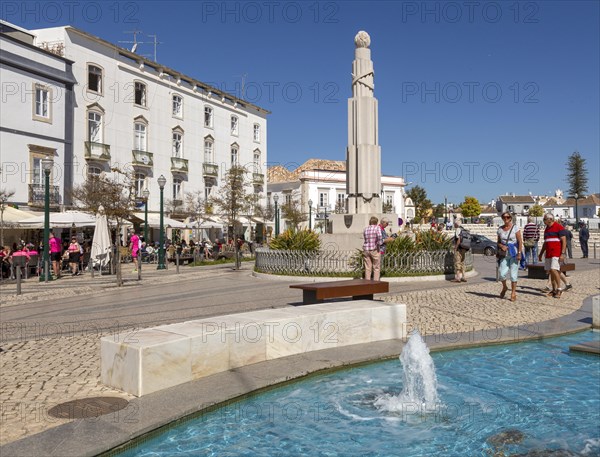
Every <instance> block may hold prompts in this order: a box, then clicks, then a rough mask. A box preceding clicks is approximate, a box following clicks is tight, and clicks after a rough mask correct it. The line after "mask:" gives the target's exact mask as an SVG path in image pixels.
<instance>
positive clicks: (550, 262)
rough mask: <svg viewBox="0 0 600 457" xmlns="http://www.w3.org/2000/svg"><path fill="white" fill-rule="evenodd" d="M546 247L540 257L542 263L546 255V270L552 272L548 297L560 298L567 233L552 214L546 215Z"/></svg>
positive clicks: (544, 246) (543, 247)
mask: <svg viewBox="0 0 600 457" xmlns="http://www.w3.org/2000/svg"><path fill="white" fill-rule="evenodd" d="M544 225H545V226H546V230H544V245H543V246H542V250H541V251H540V255H539V256H538V260H539V261H540V262H541V261H542V255H544V253H545V254H546V261H545V262H546V263H545V269H546V271H549V272H550V280H551V281H552V291H551V292H550V293H549V294H548V297H554V298H560V296H561V294H562V289H561V288H560V264H561V262H563V261H564V260H565V253H566V252H567V233H566V230H565V228H564V227H563V226H562V225H560V224H559V223H558V222H556V221H555V220H554V216H553V215H552V214H549V213H548V214H545V215H544Z"/></svg>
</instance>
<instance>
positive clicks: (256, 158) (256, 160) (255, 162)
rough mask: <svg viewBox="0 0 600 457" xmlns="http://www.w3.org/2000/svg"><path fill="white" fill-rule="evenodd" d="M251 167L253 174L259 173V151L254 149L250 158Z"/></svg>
mask: <svg viewBox="0 0 600 457" xmlns="http://www.w3.org/2000/svg"><path fill="white" fill-rule="evenodd" d="M252 167H253V169H254V173H260V151H259V150H258V149H256V150H255V151H254V154H253V156H252Z"/></svg>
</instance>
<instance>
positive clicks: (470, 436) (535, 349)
mask: <svg viewBox="0 0 600 457" xmlns="http://www.w3.org/2000/svg"><path fill="white" fill-rule="evenodd" d="M599 338H600V333H598V332H591V331H590V332H585V333H579V334H576V335H570V336H564V337H559V338H553V339H548V340H543V341H539V342H530V343H520V344H511V345H504V346H491V347H482V348H475V349H466V350H456V351H447V352H438V353H433V354H432V356H433V360H434V363H435V370H436V372H437V381H438V394H439V401H440V403H439V404H438V405H437V406H436V407H431V406H429V407H423V406H422V405H420V404H418V403H406V404H404V405H403V407H402V408H400V409H397V410H396V411H395V412H393V413H392V412H386V411H382V410H381V409H378V408H377V407H376V406H375V403H376V401H377V399H380V398H382V397H386V396H388V397H389V396H394V395H397V394H399V393H400V391H401V390H402V387H403V386H402V366H401V364H400V362H399V361H398V359H396V360H392V361H386V362H379V363H374V364H370V365H367V366H361V367H357V368H352V369H346V370H340V371H336V372H332V373H329V374H325V375H321V376H315V377H312V378H309V379H306V380H303V381H299V382H297V383H293V384H289V385H286V386H284V387H281V388H278V389H274V390H271V391H268V392H266V393H263V394H260V395H256V396H254V397H252V398H250V399H248V400H245V401H242V402H238V403H234V404H232V405H229V406H227V407H224V408H221V409H219V410H216V411H213V412H211V413H209V414H206V415H203V416H201V417H199V418H197V419H194V420H191V421H188V422H185V423H183V424H181V425H179V426H177V427H173V428H172V429H170V430H168V431H165V432H164V433H163V434H161V435H158V436H157V437H155V438H153V439H150V440H148V441H146V442H143V443H142V444H141V445H139V446H138V447H136V448H132V449H129V450H127V451H125V452H123V453H121V454H119V455H120V456H121V457H133V456H136V457H138V456H144V457H145V456H152V457H167V456H169V457H172V456H189V457H191V456H219V457H225V456H236V457H239V456H249V457H250V456H251V457H257V456H265V457H266V456H268V457H274V456H290V457H291V456H300V455H306V456H328V457H329V456H331V457H333V456H362V455H365V456H403V457H411V456H460V457H464V456H493V455H507V456H508V455H513V454H519V455H521V454H522V455H525V454H527V453H528V452H530V453H531V454H530V455H557V454H552V453H550V454H536V453H535V452H536V451H541V450H547V451H548V450H549V451H552V450H554V451H557V450H566V451H569V452H570V453H564V454H560V455H584V456H600V357H596V356H590V355H580V354H576V353H569V346H570V345H572V344H576V343H579V342H583V341H591V340H598V339H599ZM495 453H497V454H495Z"/></svg>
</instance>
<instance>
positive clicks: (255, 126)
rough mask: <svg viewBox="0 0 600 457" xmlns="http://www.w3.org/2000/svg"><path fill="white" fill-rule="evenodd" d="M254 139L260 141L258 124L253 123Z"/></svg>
mask: <svg viewBox="0 0 600 457" xmlns="http://www.w3.org/2000/svg"><path fill="white" fill-rule="evenodd" d="M254 141H256V142H259V141H260V125H258V124H254Z"/></svg>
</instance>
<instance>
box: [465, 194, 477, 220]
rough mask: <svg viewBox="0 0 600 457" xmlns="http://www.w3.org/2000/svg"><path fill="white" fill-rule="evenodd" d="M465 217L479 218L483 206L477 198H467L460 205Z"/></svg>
mask: <svg viewBox="0 0 600 457" xmlns="http://www.w3.org/2000/svg"><path fill="white" fill-rule="evenodd" d="M460 209H461V211H462V215H463V217H477V216H479V215H480V214H481V205H480V204H479V200H477V199H476V198H475V197H470V196H465V201H464V202H462V203H461V204H460Z"/></svg>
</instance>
